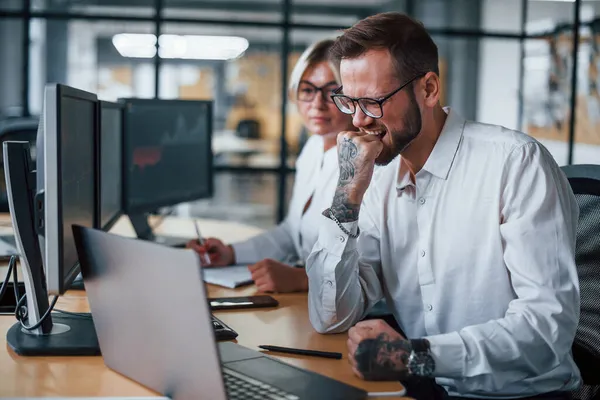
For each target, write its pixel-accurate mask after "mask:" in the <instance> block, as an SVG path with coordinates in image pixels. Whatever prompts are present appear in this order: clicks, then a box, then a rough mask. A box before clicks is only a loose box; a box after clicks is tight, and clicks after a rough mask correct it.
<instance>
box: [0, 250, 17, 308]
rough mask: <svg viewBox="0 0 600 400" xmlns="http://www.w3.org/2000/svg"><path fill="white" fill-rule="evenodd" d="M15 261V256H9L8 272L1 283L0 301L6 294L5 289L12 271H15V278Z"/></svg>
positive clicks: (15, 273)
mask: <svg viewBox="0 0 600 400" xmlns="http://www.w3.org/2000/svg"><path fill="white" fill-rule="evenodd" d="M16 259H17V256H11V257H10V261H9V262H8V271H7V272H6V276H5V277H4V282H2V286H1V287H0V300H2V298H3V297H4V293H5V292H6V289H8V282H9V281H10V277H11V275H12V274H13V270H15V272H14V275H15V276H17V271H16V267H15V264H16ZM15 299H18V297H15Z"/></svg>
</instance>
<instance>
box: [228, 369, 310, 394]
mask: <svg viewBox="0 0 600 400" xmlns="http://www.w3.org/2000/svg"><path fill="white" fill-rule="evenodd" d="M223 377H224V378H225V389H226V390H227V396H228V397H229V400H263V399H270V400H299V399H300V397H298V396H295V395H293V394H291V393H287V392H284V391H283V390H280V389H278V388H276V387H273V386H271V385H269V384H267V383H262V382H260V381H257V380H256V379H252V378H249V377H247V376H245V375H242V374H240V373H238V372H235V371H232V370H230V369H227V368H223Z"/></svg>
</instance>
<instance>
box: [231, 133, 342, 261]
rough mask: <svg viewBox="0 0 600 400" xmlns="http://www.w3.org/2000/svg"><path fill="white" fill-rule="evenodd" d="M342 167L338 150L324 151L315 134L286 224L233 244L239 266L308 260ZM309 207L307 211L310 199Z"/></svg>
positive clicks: (300, 166) (299, 169) (299, 167)
mask: <svg viewBox="0 0 600 400" xmlns="http://www.w3.org/2000/svg"><path fill="white" fill-rule="evenodd" d="M338 171H339V168H338V162H337V148H336V147H335V146H334V147H333V148H331V149H329V150H328V151H324V143H323V138H322V137H321V136H318V135H312V136H311V137H310V138H309V139H308V140H307V142H306V144H305V145H304V147H303V148H302V152H301V153H300V155H299V156H298V159H297V160H296V174H295V177H294V178H295V180H294V189H293V192H292V199H291V201H290V204H289V207H288V213H287V216H286V218H285V220H284V221H282V222H281V223H280V224H279V225H277V226H276V227H275V228H273V229H271V230H269V231H267V232H265V233H263V234H261V235H258V236H255V237H253V238H251V239H249V240H246V241H243V242H239V243H234V244H232V246H233V249H234V251H235V256H236V263H237V264H253V263H256V262H258V261H260V260H262V259H265V258H272V259H275V260H278V261H281V262H285V263H291V262H295V261H301V262H304V261H306V257H308V255H309V254H310V251H311V250H312V248H313V245H314V244H315V242H316V241H317V236H318V235H319V223H320V222H321V213H322V212H323V210H324V209H325V208H327V207H329V206H330V205H331V201H332V200H333V194H334V193H335V188H336V186H337V181H338V176H339V173H338ZM311 196H312V200H311V203H310V207H309V208H308V209H307V210H306V212H304V207H305V206H306V204H307V203H308V201H309V199H311Z"/></svg>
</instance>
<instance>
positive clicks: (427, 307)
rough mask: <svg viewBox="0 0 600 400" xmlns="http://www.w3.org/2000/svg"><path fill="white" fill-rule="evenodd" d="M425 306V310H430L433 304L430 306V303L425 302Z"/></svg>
mask: <svg viewBox="0 0 600 400" xmlns="http://www.w3.org/2000/svg"><path fill="white" fill-rule="evenodd" d="M425 308H426V309H427V311H431V310H433V306H432V305H431V304H427V305H426V306H425Z"/></svg>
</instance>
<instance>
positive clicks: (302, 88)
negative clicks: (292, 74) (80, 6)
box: [296, 81, 339, 103]
mask: <svg viewBox="0 0 600 400" xmlns="http://www.w3.org/2000/svg"><path fill="white" fill-rule="evenodd" d="M338 87H339V86H338V84H337V82H329V83H327V84H325V85H323V86H321V87H318V86H315V85H313V84H312V83H310V82H309V81H300V84H299V85H298V94H297V96H296V98H297V99H298V101H305V102H307V103H308V102H311V101H313V100H314V99H315V96H316V95H317V93H319V92H321V96H323V100H324V101H325V102H329V103H331V102H333V99H332V98H331V94H332V93H334V91H335V89H337V88H338Z"/></svg>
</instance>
